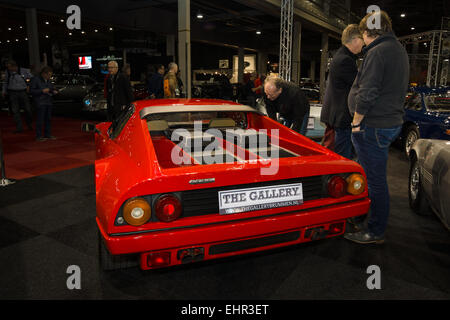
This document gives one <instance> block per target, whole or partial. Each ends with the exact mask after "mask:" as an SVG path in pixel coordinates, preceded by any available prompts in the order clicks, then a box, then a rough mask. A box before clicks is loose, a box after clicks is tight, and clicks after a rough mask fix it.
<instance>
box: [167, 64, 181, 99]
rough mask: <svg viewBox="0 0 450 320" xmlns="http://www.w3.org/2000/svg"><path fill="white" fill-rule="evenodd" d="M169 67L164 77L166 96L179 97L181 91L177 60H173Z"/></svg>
mask: <svg viewBox="0 0 450 320" xmlns="http://www.w3.org/2000/svg"><path fill="white" fill-rule="evenodd" d="M168 69H169V71H167V74H166V75H165V77H164V98H178V97H179V93H180V89H179V88H178V79H177V72H178V65H177V64H176V63H175V62H171V63H169V66H168ZM177 94H178V96H177Z"/></svg>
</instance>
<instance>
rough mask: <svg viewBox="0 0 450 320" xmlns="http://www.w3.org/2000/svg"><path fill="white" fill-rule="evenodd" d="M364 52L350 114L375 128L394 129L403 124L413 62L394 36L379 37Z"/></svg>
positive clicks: (349, 102)
mask: <svg viewBox="0 0 450 320" xmlns="http://www.w3.org/2000/svg"><path fill="white" fill-rule="evenodd" d="M363 52H364V53H365V54H366V56H365V57H364V60H363V62H362V65H361V67H360V69H359V71H358V75H357V76H356V79H355V82H354V83H353V86H352V89H351V90H350V93H349V96H348V106H349V110H350V113H351V114H352V115H353V114H354V113H355V111H356V112H358V113H359V114H362V115H364V120H363V121H364V123H365V124H366V125H367V126H368V127H373V128H390V127H395V126H400V125H402V123H403V114H404V109H403V105H404V102H405V96H406V92H407V89H408V82H409V62H408V55H407V53H406V50H405V48H404V47H403V46H402V45H401V44H400V42H398V40H397V38H396V37H395V35H394V34H393V33H387V34H384V35H382V36H379V37H378V38H377V39H375V40H374V41H373V42H372V43H371V44H370V45H369V46H367V47H366V48H365V49H364V50H363Z"/></svg>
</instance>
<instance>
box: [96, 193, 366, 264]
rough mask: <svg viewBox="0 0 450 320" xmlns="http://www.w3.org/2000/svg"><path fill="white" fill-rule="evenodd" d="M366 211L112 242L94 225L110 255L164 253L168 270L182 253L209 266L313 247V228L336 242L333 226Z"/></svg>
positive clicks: (339, 209)
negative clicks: (198, 251) (196, 254)
mask: <svg viewBox="0 0 450 320" xmlns="http://www.w3.org/2000/svg"><path fill="white" fill-rule="evenodd" d="M369 205H370V200H369V199H367V198H366V199H360V200H356V201H352V202H347V203H342V204H337V205H331V206H326V207H321V208H316V209H310V210H307V211H302V212H290V213H283V214H279V215H275V216H269V217H260V218H255V219H251V220H244V221H239V222H236V221H234V222H224V223H219V224H213V225H207V224H206V225H204V226H196V227H188V228H182V229H176V230H170V229H166V230H165V231H158V232H148V233H145V232H141V233H135V234H123V235H122V234H115V235H113V236H111V235H108V234H106V232H105V230H103V229H102V227H101V224H100V223H99V221H98V220H97V225H98V227H99V229H100V232H101V234H102V237H103V239H104V241H105V244H106V246H107V248H108V250H109V251H110V253H111V254H113V255H121V254H130V253H137V254H141V256H142V259H141V260H145V258H146V257H147V256H148V254H149V253H155V252H161V251H164V252H169V253H170V264H169V265H176V264H181V263H182V259H181V257H180V250H182V249H189V248H194V247H195V248H202V255H201V260H208V259H214V258H221V257H226V256H231V255H237V254H244V253H249V252H255V251H261V250H266V249H271V248H276V247H281V246H286V245H291V244H296V243H301V242H307V241H311V240H314V237H313V235H312V234H311V232H310V231H309V232H306V231H307V230H308V229H311V228H318V227H321V230H323V231H324V232H323V233H321V236H319V238H325V237H330V236H337V235H340V234H342V233H343V232H344V230H342V232H338V233H333V234H329V233H328V229H329V228H330V226H331V225H333V224H336V223H344V229H345V219H347V218H350V217H354V216H359V215H364V214H366V213H367V212H368V210H369ZM315 230H316V229H315ZM313 234H314V232H313ZM252 239H253V240H252ZM257 239H261V241H259V242H258V240H257ZM247 240H249V241H247ZM227 244H228V245H227ZM234 244H235V245H234ZM169 253H168V254H169ZM141 268H143V269H149V268H148V267H146V264H145V261H142V262H141Z"/></svg>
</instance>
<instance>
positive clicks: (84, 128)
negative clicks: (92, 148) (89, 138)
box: [81, 122, 100, 134]
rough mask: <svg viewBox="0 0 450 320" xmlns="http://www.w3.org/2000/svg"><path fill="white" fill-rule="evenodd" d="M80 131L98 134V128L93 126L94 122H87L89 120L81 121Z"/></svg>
mask: <svg viewBox="0 0 450 320" xmlns="http://www.w3.org/2000/svg"><path fill="white" fill-rule="evenodd" d="M81 131H82V132H87V133H91V132H94V133H98V134H100V130H98V129H97V128H96V127H95V124H94V123H89V122H83V123H82V124H81Z"/></svg>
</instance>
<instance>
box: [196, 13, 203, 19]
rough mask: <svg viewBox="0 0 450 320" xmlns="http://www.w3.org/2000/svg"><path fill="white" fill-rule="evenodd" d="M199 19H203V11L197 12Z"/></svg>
mask: <svg viewBox="0 0 450 320" xmlns="http://www.w3.org/2000/svg"><path fill="white" fill-rule="evenodd" d="M197 19H203V13H201V12H200V11H199V12H197Z"/></svg>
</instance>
